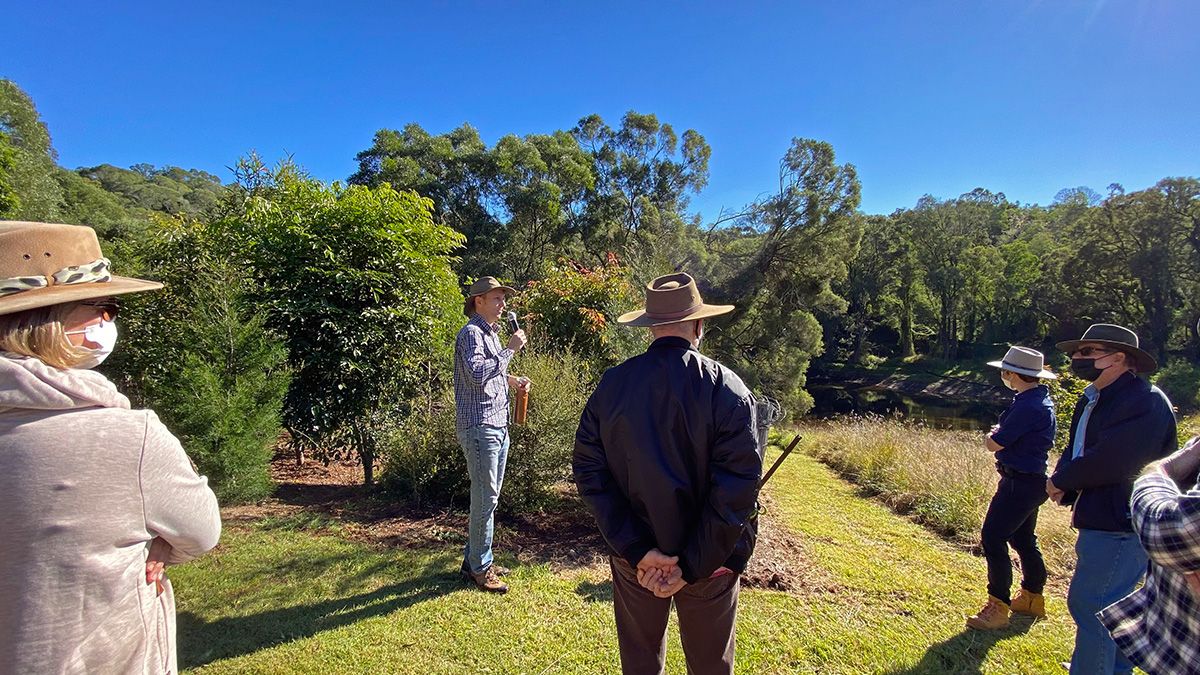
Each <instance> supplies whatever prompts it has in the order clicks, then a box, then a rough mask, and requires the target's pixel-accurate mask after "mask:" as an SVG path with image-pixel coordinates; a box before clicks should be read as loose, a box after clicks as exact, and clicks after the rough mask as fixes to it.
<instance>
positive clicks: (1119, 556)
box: [1067, 530, 1148, 675]
mask: <svg viewBox="0 0 1200 675" xmlns="http://www.w3.org/2000/svg"><path fill="white" fill-rule="evenodd" d="M1075 555H1076V556H1077V557H1078V561H1077V562H1076V566H1075V576H1073V577H1071V588H1070V590H1068V591H1067V607H1068V608H1069V609H1070V610H1071V616H1072V617H1073V618H1074V619H1075V626H1076V630H1075V653H1074V654H1072V655H1071V675H1108V674H1109V673H1131V672H1133V664H1132V663H1130V662H1129V660H1128V659H1126V658H1125V655H1124V654H1122V653H1121V651H1120V650H1119V649H1117V645H1116V643H1114V642H1113V641H1112V637H1110V636H1109V634H1108V630H1107V629H1105V628H1104V625H1103V624H1101V623H1100V620H1099V619H1097V618H1096V612H1099V611H1100V610H1102V609H1104V608H1105V607H1108V606H1109V605H1111V604H1113V603H1114V602H1116V601H1117V600H1120V599H1121V598H1123V597H1125V596H1127V595H1129V594H1130V593H1132V592H1133V589H1134V587H1135V586H1137V582H1138V579H1140V578H1141V577H1142V574H1143V573H1144V572H1145V571H1146V564H1147V562H1148V559H1147V557H1146V552H1145V551H1143V550H1142V545H1141V542H1139V541H1138V538H1137V535H1135V534H1133V533H1132V532H1104V531H1101V530H1080V531H1079V539H1078V541H1076V542H1075Z"/></svg>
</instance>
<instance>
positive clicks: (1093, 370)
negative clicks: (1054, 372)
mask: <svg viewBox="0 0 1200 675" xmlns="http://www.w3.org/2000/svg"><path fill="white" fill-rule="evenodd" d="M1071 372H1072V373H1074V374H1075V376H1076V377H1080V378H1083V379H1085V380H1087V381H1088V382H1095V381H1096V380H1098V379H1100V375H1101V373H1103V372H1104V371H1103V370H1102V369H1100V368H1097V367H1096V359H1071Z"/></svg>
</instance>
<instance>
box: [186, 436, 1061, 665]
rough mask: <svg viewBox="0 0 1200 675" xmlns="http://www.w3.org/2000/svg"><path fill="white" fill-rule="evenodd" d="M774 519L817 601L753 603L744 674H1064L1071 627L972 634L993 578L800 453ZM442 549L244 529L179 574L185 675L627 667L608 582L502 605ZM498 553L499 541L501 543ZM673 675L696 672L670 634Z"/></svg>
mask: <svg viewBox="0 0 1200 675" xmlns="http://www.w3.org/2000/svg"><path fill="white" fill-rule="evenodd" d="M769 492H770V494H771V496H772V498H773V505H772V512H771V514H770V517H774V518H776V519H778V520H780V521H782V522H785V523H786V524H787V525H788V526H790V527H792V528H794V529H795V530H797V531H799V532H800V533H802V536H803V542H804V548H805V551H804V558H805V559H804V560H802V561H797V564H803V565H805V566H806V568H807V569H806V573H805V578H806V579H808V580H809V583H808V586H807V587H805V588H802V589H800V590H798V591H796V592H792V593H784V592H778V591H765V590H744V591H743V595H742V601H741V605H740V610H741V612H740V619H739V625H738V670H739V672H748V673H793V672H799V673H810V672H812V673H816V672H819V673H872V672H878V673H947V672H953V673H975V672H995V673H1018V672H1029V673H1033V672H1043V673H1054V672H1058V666H1057V663H1058V662H1059V661H1063V660H1066V659H1067V658H1068V654H1069V650H1070V644H1071V639H1072V634H1073V633H1072V625H1071V622H1070V620H1069V618H1067V615H1066V608H1065V606H1064V604H1063V601H1062V600H1061V598H1058V597H1052V598H1050V602H1049V611H1050V613H1051V618H1050V619H1049V620H1046V621H1041V622H1038V623H1033V624H1031V623H1030V622H1028V621H1023V622H1020V621H1019V622H1016V623H1014V626H1013V627H1012V628H1011V629H1009V630H1007V631H1003V632H999V633H994V634H980V633H974V632H968V631H965V630H964V629H963V623H962V622H963V617H964V615H965V614H967V613H970V612H973V611H974V610H976V609H978V607H979V606H980V605H981V604H982V601H983V600H984V598H985V592H984V590H983V588H984V581H985V572H984V563H983V560H982V559H980V558H977V557H974V556H972V555H970V554H968V553H966V552H964V551H963V550H961V549H960V548H957V547H955V546H954V545H952V544H949V543H946V542H944V541H943V540H941V539H939V538H938V537H936V536H935V535H933V534H931V533H929V532H928V531H927V530H925V529H924V528H922V527H921V526H919V525H916V524H914V523H912V522H910V521H908V520H906V519H904V518H902V517H899V516H896V515H895V514H893V513H892V512H891V511H890V510H888V509H887V508H886V507H884V506H882V505H879V504H876V503H874V502H873V501H871V500H868V499H863V498H861V497H859V496H858V495H857V493H856V489H855V488H854V487H853V486H851V485H850V484H848V483H846V482H844V481H843V480H841V479H840V478H838V477H837V476H836V475H835V474H834V473H833V472H832V471H831V470H829V469H828V468H826V467H824V466H823V465H821V464H820V463H818V462H817V461H816V460H814V459H812V458H810V457H807V456H804V455H800V454H796V455H794V456H793V457H791V458H790V459H789V460H788V461H787V463H786V464H785V465H784V467H783V468H782V469H781V470H780V472H779V473H778V474H776V477H775V478H774V479H773V482H772V485H771V486H770V488H769ZM459 545H460V544H459V543H458V542H447V545H446V547H445V548H444V549H441V550H428V549H415V550H414V549H407V548H384V547H380V546H376V545H372V544H366V543H361V542H358V541H353V540H351V539H349V538H348V537H347V536H345V533H344V532H342V531H341V528H340V527H339V525H337V524H336V523H330V522H328V521H325V520H321V519H313V518H304V517H294V518H290V519H270V520H263V521H259V522H257V523H252V524H249V525H247V524H237V525H233V526H231V527H230V528H228V529H227V532H226V534H225V536H224V537H223V540H222V544H221V547H220V548H219V549H218V550H217V551H215V552H214V553H212V554H210V555H208V556H206V557H204V558H202V559H200V560H198V561H196V562H194V563H191V564H189V565H186V566H182V567H179V568H175V569H173V570H172V572H171V576H172V579H173V580H174V583H175V587H176V592H177V594H178V597H179V627H178V632H179V645H180V666H181V668H183V669H184V670H188V671H189V672H195V673H278V672H295V673H307V672H311V673H318V672H319V673H367V672H371V673H379V672H405V673H479V672H494V673H602V672H613V671H614V670H615V669H616V668H617V663H618V660H617V659H618V656H617V649H616V635H615V629H614V627H613V623H612V603H611V591H610V588H609V584H608V580H607V576H608V575H607V571H606V570H605V569H602V568H601V569H597V568H580V569H575V570H568V571H558V572H555V571H552V570H551V569H550V568H549V567H548V566H546V565H522V566H517V565H515V564H514V561H513V560H512V559H507V560H506V559H505V558H504V557H503V556H502V557H501V562H502V563H504V564H508V565H511V566H513V567H514V571H513V576H512V577H511V578H510V583H511V585H512V587H513V590H512V592H510V593H509V594H508V595H507V596H504V597H496V596H489V595H484V594H482V593H479V592H476V591H473V590H469V589H468V588H467V587H466V586H465V585H463V584H462V582H460V581H459V579H458V576H457V568H458V563H459V561H460V557H459V556H460V550H459V548H458V547H459ZM498 545H499V546H500V547H501V551H502V550H503V545H504V542H503V540H501V541H499V542H498ZM670 630H671V638H670V642H669V645H670V647H669V649H670V651H669V652H668V657H667V658H668V672H673V673H682V672H684V671H685V668H684V664H683V655H682V652H681V650H680V648H679V640H678V633H677V630H676V628H675V627H674V625H672V627H671V629H670Z"/></svg>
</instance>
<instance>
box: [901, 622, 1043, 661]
mask: <svg viewBox="0 0 1200 675" xmlns="http://www.w3.org/2000/svg"><path fill="white" fill-rule="evenodd" d="M1032 625H1033V618H1032V617H1028V616H1019V615H1018V616H1013V618H1012V621H1011V623H1009V625H1008V628H1006V629H1004V630H992V631H979V630H972V629H970V628H964V629H963V631H962V632H961V633H959V634H958V635H955V636H954V637H951V638H947V639H946V640H943V641H942V642H939V643H937V644H935V645H933V646H931V647H930V648H929V649H928V650H926V651H925V656H924V657H923V658H922V659H921V661H920V662H919V663H917V664H916V665H914V666H913V667H911V668H904V669H900V670H891V671H888V673H887V675H927V674H928V675H932V674H935V673H936V674H940V673H957V674H958V675H979V674H980V673H982V672H983V662H984V661H985V660H986V659H987V654H988V651H990V650H991V648H992V647H994V646H996V643H998V642H1000V641H1001V640H1007V639H1009V638H1014V637H1017V636H1018V635H1022V634H1024V633H1025V632H1027V631H1028V630H1029V627H1030V626H1032Z"/></svg>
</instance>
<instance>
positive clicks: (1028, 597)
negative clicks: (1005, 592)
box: [1008, 588, 1046, 619]
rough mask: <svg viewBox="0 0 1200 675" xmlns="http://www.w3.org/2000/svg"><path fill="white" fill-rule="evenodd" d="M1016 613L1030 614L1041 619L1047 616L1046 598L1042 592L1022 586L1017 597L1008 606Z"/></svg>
mask: <svg viewBox="0 0 1200 675" xmlns="http://www.w3.org/2000/svg"><path fill="white" fill-rule="evenodd" d="M1008 608H1009V609H1011V610H1012V611H1013V612H1014V613H1016V614H1028V615H1029V616H1036V617H1038V618H1039V619H1041V618H1045V617H1046V598H1044V597H1042V594H1041V593H1034V592H1033V591H1027V590H1025V589H1024V588H1022V589H1021V590H1020V591H1017V597H1015V598H1013V601H1012V603H1011V604H1009V606H1008Z"/></svg>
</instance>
